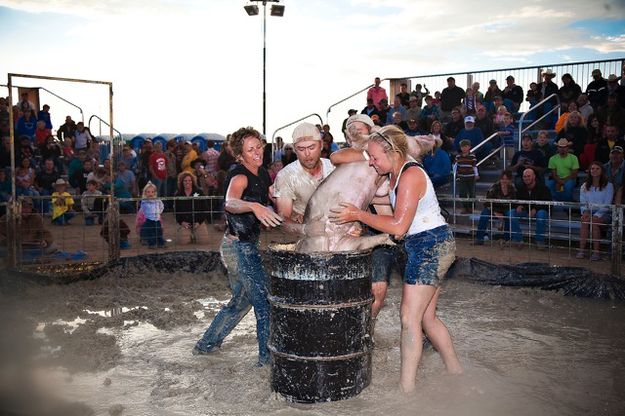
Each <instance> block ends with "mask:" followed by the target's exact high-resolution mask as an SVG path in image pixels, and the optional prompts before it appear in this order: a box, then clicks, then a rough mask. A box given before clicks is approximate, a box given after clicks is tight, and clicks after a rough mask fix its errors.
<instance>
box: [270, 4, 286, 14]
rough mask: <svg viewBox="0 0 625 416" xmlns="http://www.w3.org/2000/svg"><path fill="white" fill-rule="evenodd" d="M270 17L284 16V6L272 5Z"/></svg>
mask: <svg viewBox="0 0 625 416" xmlns="http://www.w3.org/2000/svg"><path fill="white" fill-rule="evenodd" d="M271 15H272V16H278V17H282V16H284V6H283V5H281V4H272V5H271Z"/></svg>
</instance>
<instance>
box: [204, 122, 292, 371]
mask: <svg viewBox="0 0 625 416" xmlns="http://www.w3.org/2000/svg"><path fill="white" fill-rule="evenodd" d="M229 144H230V147H231V149H232V152H233V154H234V156H235V157H236V159H237V161H238V163H237V164H236V165H235V166H234V167H233V168H231V169H230V171H229V172H228V176H227V177H226V181H225V184H224V189H226V198H225V206H224V208H225V215H226V223H227V228H226V233H225V235H224V238H223V240H222V244H221V254H222V260H223V261H224V263H225V265H226V268H227V270H228V280H229V281H230V290H231V291H232V298H231V299H230V302H228V304H227V305H226V306H224V307H223V308H222V309H221V310H220V311H219V313H218V314H217V316H215V319H213V322H211V324H210V327H209V328H208V329H207V330H206V332H205V333H204V336H203V337H202V339H200V340H199V341H198V342H197V344H196V345H195V348H194V349H193V353H194V354H208V353H210V352H212V351H214V350H215V349H216V348H219V347H220V346H221V343H222V342H223V340H224V338H226V337H227V336H228V334H230V332H231V331H232V330H233V329H234V327H236V326H237V324H238V323H239V322H240V321H241V319H243V317H244V316H245V315H246V314H247V313H248V312H249V310H250V308H252V307H254V314H255V315H256V337H257V339H258V366H262V365H264V364H267V363H268V362H269V350H268V349H267V341H268V339H269V301H268V300H267V276H266V274H265V271H264V270H263V266H262V262H261V256H260V253H259V251H258V243H259V236H260V226H261V224H262V225H264V226H265V227H276V226H278V225H280V223H281V222H282V218H281V217H280V216H279V215H278V214H276V213H275V212H274V211H273V209H271V208H270V207H268V206H267V204H268V203H269V186H270V185H271V179H270V178H269V174H268V173H267V171H266V170H265V168H263V167H262V165H263V145H262V143H261V141H260V133H259V132H258V131H256V130H254V129H253V128H251V127H245V128H241V129H239V130H237V131H236V132H234V133H233V134H232V135H231V137H230V139H229Z"/></svg>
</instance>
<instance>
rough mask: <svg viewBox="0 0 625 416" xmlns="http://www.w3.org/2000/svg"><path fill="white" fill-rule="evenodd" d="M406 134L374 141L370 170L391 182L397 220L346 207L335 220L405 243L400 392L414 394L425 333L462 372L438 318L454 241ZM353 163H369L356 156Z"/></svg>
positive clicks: (388, 133)
mask: <svg viewBox="0 0 625 416" xmlns="http://www.w3.org/2000/svg"><path fill="white" fill-rule="evenodd" d="M407 151H408V143H407V139H406V135H405V134H404V133H403V132H402V131H401V130H400V129H398V128H397V127H395V126H386V127H383V128H382V129H380V130H378V131H376V132H374V133H372V134H371V135H370V136H369V144H368V150H367V156H368V158H369V165H370V166H372V167H373V168H374V169H375V170H376V171H377V173H378V174H379V175H381V176H387V177H388V179H389V182H390V193H389V203H390V205H391V206H392V207H393V215H375V214H372V213H370V212H367V211H363V210H361V209H358V208H357V207H356V206H354V205H351V204H348V203H343V204H341V206H340V207H337V208H336V209H333V210H332V212H333V215H332V221H334V222H336V223H339V224H342V223H346V222H352V221H360V222H362V223H365V224H367V225H368V226H370V227H372V228H375V229H377V230H379V231H382V232H385V233H389V234H392V235H395V236H397V237H399V238H402V239H403V242H402V244H403V245H404V248H405V250H406V255H407V257H408V259H407V263H406V268H405V271H404V285H403V291H402V300H401V312H400V315H401V324H402V329H401V344H400V345H401V346H400V348H401V374H400V388H401V390H402V391H404V392H412V391H414V390H415V387H416V377H417V367H418V365H419V361H420V360H421V354H422V348H423V346H422V335H421V334H422V331H423V332H425V333H426V334H427V336H428V338H429V339H430V340H431V342H432V344H433V345H434V347H435V348H436V350H437V351H438V352H439V353H440V354H441V357H442V359H443V362H444V363H445V367H446V368H447V371H449V372H450V373H461V372H462V368H461V366H460V362H459V361H458V357H457V356H456V351H455V349H454V346H453V343H452V340H451V336H450V335H449V331H448V330H447V327H446V326H445V324H443V322H442V321H441V320H440V319H439V318H438V317H437V316H436V304H437V302H438V297H439V295H440V284H441V282H442V280H443V278H444V276H445V273H446V272H447V270H448V269H449V267H450V266H451V264H452V262H453V261H454V259H455V252H456V244H455V240H454V237H453V235H452V233H451V230H450V229H449V226H448V225H447V223H446V222H445V219H444V218H443V216H442V215H441V213H440V207H439V205H438V200H437V199H436V194H435V193H434V187H433V186H432V183H431V181H430V179H429V178H428V176H427V174H426V173H425V170H424V169H423V168H422V167H421V166H420V165H419V164H418V163H417V162H416V161H415V160H414V159H412V158H411V157H410V156H409V155H408V154H407ZM352 156H353V161H356V160H365V156H364V154H362V153H357V152H353V153H352Z"/></svg>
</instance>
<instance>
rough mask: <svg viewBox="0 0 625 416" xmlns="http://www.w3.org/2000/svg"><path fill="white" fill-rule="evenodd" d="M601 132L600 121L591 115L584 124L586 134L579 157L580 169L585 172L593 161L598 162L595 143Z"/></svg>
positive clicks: (598, 139)
mask: <svg viewBox="0 0 625 416" xmlns="http://www.w3.org/2000/svg"><path fill="white" fill-rule="evenodd" d="M602 130H603V125H602V124H601V121H600V120H599V119H598V118H597V116H596V115H595V114H591V115H590V117H588V121H587V123H586V131H587V132H588V133H587V134H586V144H585V145H584V150H583V151H582V154H581V155H580V156H579V167H580V169H583V170H586V169H588V167H589V166H590V164H591V163H592V162H593V161H595V160H598V159H597V156H596V150H597V143H598V142H599V141H600V139H601V132H602Z"/></svg>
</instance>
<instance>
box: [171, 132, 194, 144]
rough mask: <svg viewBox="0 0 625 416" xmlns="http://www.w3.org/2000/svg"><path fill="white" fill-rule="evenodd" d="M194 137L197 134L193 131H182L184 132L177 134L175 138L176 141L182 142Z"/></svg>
mask: <svg viewBox="0 0 625 416" xmlns="http://www.w3.org/2000/svg"><path fill="white" fill-rule="evenodd" d="M194 137H195V134H193V133H182V134H178V135H176V137H174V140H175V141H176V143H182V142H186V141H187V140H191V139H192V138H194Z"/></svg>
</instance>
